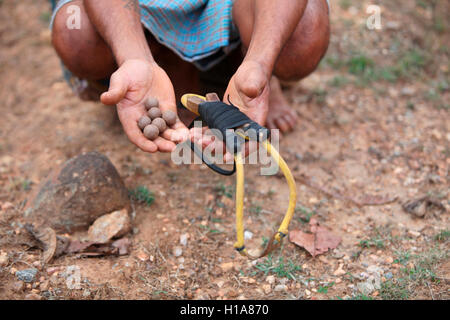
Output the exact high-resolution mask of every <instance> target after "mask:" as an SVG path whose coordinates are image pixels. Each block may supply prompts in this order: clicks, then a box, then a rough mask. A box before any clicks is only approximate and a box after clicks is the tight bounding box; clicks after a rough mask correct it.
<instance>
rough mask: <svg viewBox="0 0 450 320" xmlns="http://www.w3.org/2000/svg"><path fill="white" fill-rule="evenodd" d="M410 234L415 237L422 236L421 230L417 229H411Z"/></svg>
mask: <svg viewBox="0 0 450 320" xmlns="http://www.w3.org/2000/svg"><path fill="white" fill-rule="evenodd" d="M408 234H409V235H410V236H413V237H415V238H418V237H420V232H417V231H414V230H409V231H408Z"/></svg>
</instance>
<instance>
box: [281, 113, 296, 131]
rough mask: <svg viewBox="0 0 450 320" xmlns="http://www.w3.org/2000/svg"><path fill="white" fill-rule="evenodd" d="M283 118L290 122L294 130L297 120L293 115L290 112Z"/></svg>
mask: <svg viewBox="0 0 450 320" xmlns="http://www.w3.org/2000/svg"><path fill="white" fill-rule="evenodd" d="M283 119H284V120H285V121H286V122H287V123H288V124H289V126H290V130H292V128H294V126H295V123H296V120H295V119H294V118H293V117H292V116H291V115H288V114H285V115H284V116H283Z"/></svg>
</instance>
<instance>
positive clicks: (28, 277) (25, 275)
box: [16, 268, 38, 283]
mask: <svg viewBox="0 0 450 320" xmlns="http://www.w3.org/2000/svg"><path fill="white" fill-rule="evenodd" d="M37 272H38V270H37V269H36V268H31V269H25V270H19V271H17V272H16V277H17V279H19V280H21V281H23V282H27V283H30V282H33V281H34V278H35V277H36V274H37Z"/></svg>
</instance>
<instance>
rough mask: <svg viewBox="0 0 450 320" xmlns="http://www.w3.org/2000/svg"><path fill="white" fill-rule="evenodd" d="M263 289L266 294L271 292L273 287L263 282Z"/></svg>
mask: <svg viewBox="0 0 450 320" xmlns="http://www.w3.org/2000/svg"><path fill="white" fill-rule="evenodd" d="M262 289H263V291H264V293H265V294H269V293H271V292H272V287H271V285H270V284H263V286H262Z"/></svg>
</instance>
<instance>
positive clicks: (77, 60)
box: [52, 1, 114, 79]
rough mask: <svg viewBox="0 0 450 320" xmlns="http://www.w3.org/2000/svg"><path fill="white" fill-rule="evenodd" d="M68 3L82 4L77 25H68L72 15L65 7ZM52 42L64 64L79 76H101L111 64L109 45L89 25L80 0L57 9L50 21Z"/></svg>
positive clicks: (102, 76)
mask: <svg viewBox="0 0 450 320" xmlns="http://www.w3.org/2000/svg"><path fill="white" fill-rule="evenodd" d="M70 5H77V6H79V8H81V10H80V17H79V18H80V28H71V27H70V26H69V25H68V21H69V22H70V19H71V18H72V17H71V13H70V12H68V11H67V8H68V6H70ZM52 44H53V47H54V48H55V50H56V52H57V53H58V56H59V57H60V58H61V60H62V62H63V63H64V65H65V66H66V67H67V68H68V69H69V70H70V71H71V72H72V73H74V74H75V75H77V76H79V77H82V78H88V79H100V78H104V77H105V76H107V74H108V73H110V72H111V68H113V66H114V60H113V58H112V54H111V53H110V50H109V47H108V46H107V45H106V44H105V43H104V41H103V39H101V38H100V36H99V35H98V34H97V32H96V31H95V29H94V28H93V26H92V25H91V23H90V21H89V18H88V16H87V14H86V12H85V11H84V8H83V6H82V2H81V1H73V2H71V3H68V4H67V5H65V6H63V7H62V8H61V9H60V10H59V11H58V12H57V14H56V16H55V19H54V21H53V28H52Z"/></svg>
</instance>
